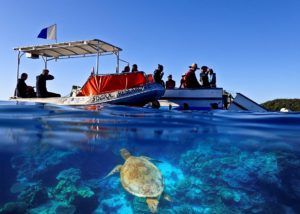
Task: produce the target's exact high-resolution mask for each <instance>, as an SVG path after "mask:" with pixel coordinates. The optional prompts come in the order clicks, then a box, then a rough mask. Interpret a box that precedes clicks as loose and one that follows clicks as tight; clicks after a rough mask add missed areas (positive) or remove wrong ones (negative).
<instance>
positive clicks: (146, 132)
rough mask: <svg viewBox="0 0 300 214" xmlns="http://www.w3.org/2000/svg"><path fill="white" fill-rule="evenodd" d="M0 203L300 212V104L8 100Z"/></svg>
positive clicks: (21, 207)
mask: <svg viewBox="0 0 300 214" xmlns="http://www.w3.org/2000/svg"><path fill="white" fill-rule="evenodd" d="M0 136H1V138H0V191H1V194H0V213H1V214H3V213H13V214H18V213H30V214H38V213H64V214H65V213H66V214H73V213H117V214H118V213H120V214H121V213H122V214H123V213H124V214H131V213H137V214H141V213H162V214H177V213H187V214H190V213H191V214H194V213H197V214H198V213H199V214H200V213H205V214H209V213H288V214H293V213H300V113H276V112H268V113H254V112H230V111H223V110H215V111H188V110H187V111H176V110H168V109H160V110H157V109H151V108H135V107H126V106H115V105H103V106H90V107H81V108H78V107H77V108H74V107H62V106H55V105H45V104H26V103H18V104H17V103H14V102H0Z"/></svg>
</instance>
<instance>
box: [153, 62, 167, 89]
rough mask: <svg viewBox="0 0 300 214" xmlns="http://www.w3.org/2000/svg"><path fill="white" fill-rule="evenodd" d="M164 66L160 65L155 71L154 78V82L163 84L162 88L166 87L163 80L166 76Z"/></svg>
mask: <svg viewBox="0 0 300 214" xmlns="http://www.w3.org/2000/svg"><path fill="white" fill-rule="evenodd" d="M163 70H164V66H162V65H160V64H158V67H157V69H155V71H154V74H153V77H154V82H156V83H158V84H161V85H162V86H165V83H164V81H163V80H162V78H163V76H164V72H163Z"/></svg>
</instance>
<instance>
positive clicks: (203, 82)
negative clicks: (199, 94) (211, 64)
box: [200, 65, 210, 87]
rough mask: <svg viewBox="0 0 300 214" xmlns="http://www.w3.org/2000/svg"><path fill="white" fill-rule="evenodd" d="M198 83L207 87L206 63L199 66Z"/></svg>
mask: <svg viewBox="0 0 300 214" xmlns="http://www.w3.org/2000/svg"><path fill="white" fill-rule="evenodd" d="M200 84H201V86H202V87H209V86H210V85H209V82H208V67H207V66H206V65H203V66H202V67H201V73H200Z"/></svg>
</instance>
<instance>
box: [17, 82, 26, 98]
mask: <svg viewBox="0 0 300 214" xmlns="http://www.w3.org/2000/svg"><path fill="white" fill-rule="evenodd" d="M16 96H17V97H22V98H26V97H28V94H27V85H26V83H25V80H23V79H18V83H17V88H16Z"/></svg>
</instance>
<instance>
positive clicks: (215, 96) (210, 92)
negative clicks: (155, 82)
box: [159, 88, 223, 110]
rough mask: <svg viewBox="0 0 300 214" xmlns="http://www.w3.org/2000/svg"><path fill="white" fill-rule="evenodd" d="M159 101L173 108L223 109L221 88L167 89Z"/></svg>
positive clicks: (162, 104)
mask: <svg viewBox="0 0 300 214" xmlns="http://www.w3.org/2000/svg"><path fill="white" fill-rule="evenodd" d="M159 102H160V105H161V106H165V107H171V108H175V109H191V110H210V109H212V108H213V109H223V89H222V88H200V89H168V90H166V92H165V94H164V96H162V97H161V98H160V99H159Z"/></svg>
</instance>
